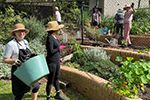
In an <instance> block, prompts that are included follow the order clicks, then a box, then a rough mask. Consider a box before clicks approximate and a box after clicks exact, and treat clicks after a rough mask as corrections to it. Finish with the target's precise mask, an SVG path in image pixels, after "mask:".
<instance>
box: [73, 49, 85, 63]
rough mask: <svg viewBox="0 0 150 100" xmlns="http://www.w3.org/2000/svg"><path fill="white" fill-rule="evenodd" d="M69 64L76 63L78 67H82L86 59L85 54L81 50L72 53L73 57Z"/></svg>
mask: <svg viewBox="0 0 150 100" xmlns="http://www.w3.org/2000/svg"><path fill="white" fill-rule="evenodd" d="M71 62H75V63H78V64H80V65H84V64H85V63H86V62H87V58H86V57H85V53H84V52H83V51H82V50H77V51H76V52H74V53H73V57H72V58H71Z"/></svg>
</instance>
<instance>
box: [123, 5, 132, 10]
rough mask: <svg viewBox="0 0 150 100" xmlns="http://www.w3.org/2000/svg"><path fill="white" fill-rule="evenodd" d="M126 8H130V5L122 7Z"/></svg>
mask: <svg viewBox="0 0 150 100" xmlns="http://www.w3.org/2000/svg"><path fill="white" fill-rule="evenodd" d="M126 8H131V6H130V5H128V4H127V5H125V7H124V8H123V9H124V10H126Z"/></svg>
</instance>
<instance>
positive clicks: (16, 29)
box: [10, 23, 29, 36]
mask: <svg viewBox="0 0 150 100" xmlns="http://www.w3.org/2000/svg"><path fill="white" fill-rule="evenodd" d="M16 31H25V33H26V34H28V33H29V30H28V29H25V26H24V25H23V24H20V23H18V24H16V25H15V26H14V30H13V31H11V33H10V34H11V35H12V36H15V34H14V32H16Z"/></svg>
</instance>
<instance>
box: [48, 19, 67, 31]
mask: <svg viewBox="0 0 150 100" xmlns="http://www.w3.org/2000/svg"><path fill="white" fill-rule="evenodd" d="M63 27H64V25H63V24H60V25H59V24H58V22H57V21H50V22H48V29H47V30H46V31H56V30H59V29H61V28H63Z"/></svg>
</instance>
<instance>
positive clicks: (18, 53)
mask: <svg viewBox="0 0 150 100" xmlns="http://www.w3.org/2000/svg"><path fill="white" fill-rule="evenodd" d="M28 33H29V30H28V29H25V26H24V25H23V24H20V23H18V24H16V25H15V26H14V30H13V31H12V32H11V35H12V36H14V37H15V38H14V39H13V40H11V41H9V42H8V43H7V44H6V49H5V53H4V58H3V62H5V63H8V64H12V67H11V78H12V80H11V81H12V92H13V94H14V95H15V100H21V99H22V98H23V96H24V94H25V93H27V92H29V91H30V90H32V93H31V98H32V100H37V95H38V90H39V88H40V85H39V83H38V82H36V83H35V84H33V85H32V86H30V87H29V86H27V85H26V84H25V83H23V82H22V81H21V80H20V79H18V78H17V77H16V76H15V75H13V73H14V72H15V71H16V70H17V68H18V67H20V65H21V63H22V62H25V61H26V60H28V59H29V58H31V57H33V56H36V54H32V53H31V51H30V49H29V47H28V42H27V41H26V40H25V39H24V37H25V36H26V35H27V34H28ZM31 67H32V66H31Z"/></svg>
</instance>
